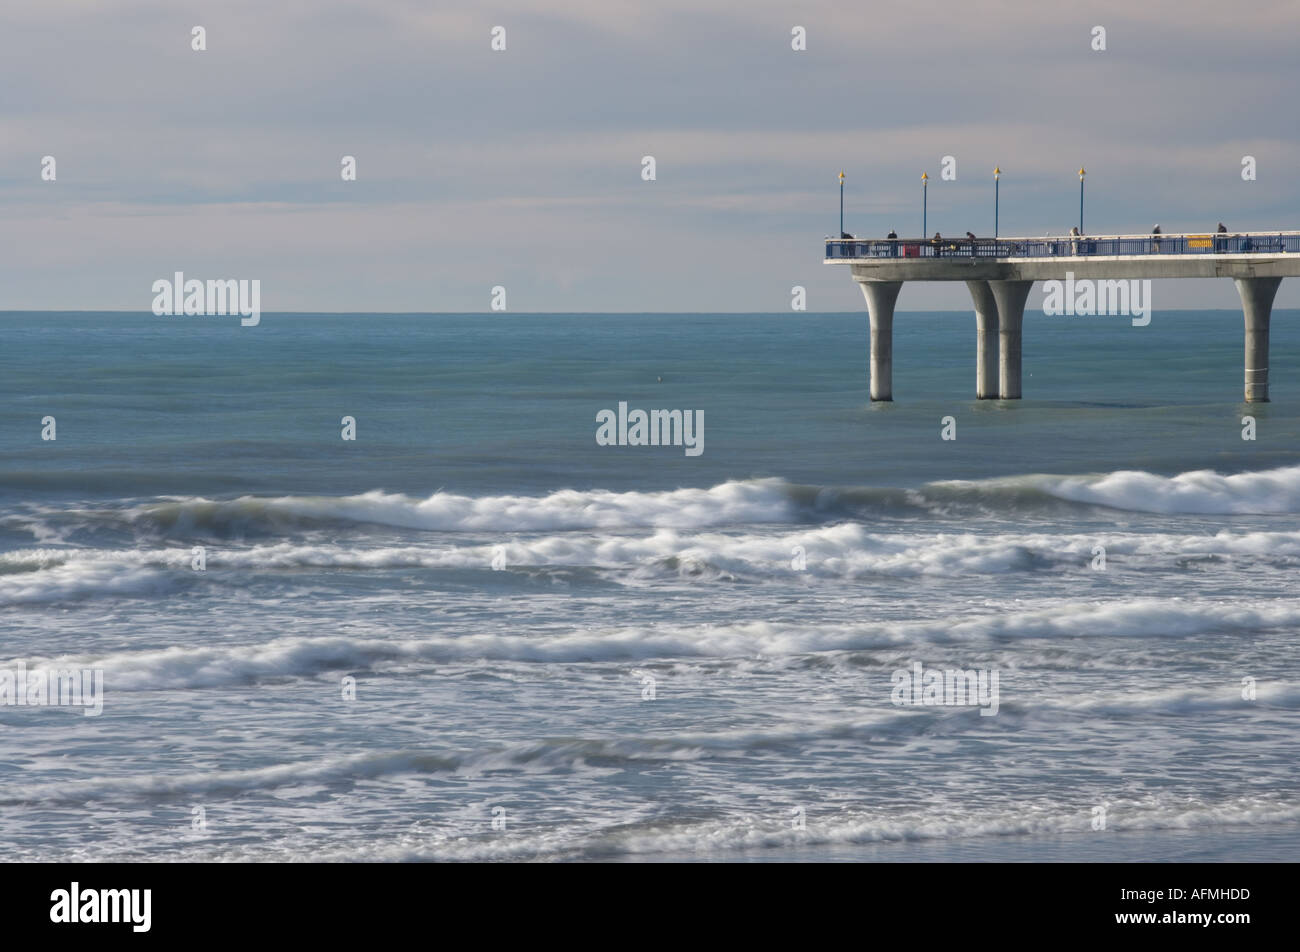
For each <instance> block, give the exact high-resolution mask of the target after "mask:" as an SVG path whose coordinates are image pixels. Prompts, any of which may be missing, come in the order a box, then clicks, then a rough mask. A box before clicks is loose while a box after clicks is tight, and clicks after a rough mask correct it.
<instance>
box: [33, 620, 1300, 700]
mask: <svg viewBox="0 0 1300 952" xmlns="http://www.w3.org/2000/svg"><path fill="white" fill-rule="evenodd" d="M1297 626H1300V605H1297V604H1296V603H1294V602H1291V601H1283V600H1278V601H1274V602H1267V603H1260V604H1255V605H1251V606H1249V607H1247V606H1243V605H1237V604H1229V603H1221V602H1214V601H1210V600H1202V599H1176V598H1175V599H1167V598H1149V599H1130V600H1115V601H1110V602H1069V603H1061V604H1053V605H1050V606H1046V607H1041V608H1035V609H1030V610H1021V611H1014V612H1000V613H996V614H963V615H951V616H943V617H939V618H933V619H927V620H914V621H884V620H882V621H870V620H864V621H863V622H861V623H856V624H824V623H817V622H811V623H809V624H807V625H792V624H776V623H769V622H751V623H746V624H735V625H705V626H648V627H609V628H599V629H563V630H559V631H551V630H548V631H540V632H536V633H531V634H517V633H505V632H492V633H484V632H477V633H474V632H464V631H459V630H457V631H450V632H448V633H447V634H445V635H437V636H434V637H430V638H424V639H402V640H399V639H392V640H387V639H383V638H373V637H370V638H365V637H344V636H336V637H325V638H306V637H286V638H277V639H274V640H271V641H267V642H265V643H261V644H251V645H250V644H244V645H231V644H220V645H203V646H197V647H196V646H176V647H171V648H165V649H151V650H142V651H126V652H114V653H108V654H85V655H76V656H70V655H64V656H59V657H56V658H48V659H39V658H36V659H23V660H26V661H27V663H28V664H29V666H31V665H36V664H42V665H45V666H47V667H94V668H102V669H103V670H104V672H105V684H106V686H107V688H108V689H109V690H110V691H150V690H165V689H172V688H207V687H219V686H223V685H237V684H246V683H252V682H256V681H259V680H264V679H274V678H284V677H311V676H316V675H319V674H321V673H322V672H326V671H351V672H356V671H362V670H369V669H372V668H375V667H377V666H382V665H386V664H410V663H434V664H436V663H446V662H468V661H479V660H489V661H491V660H496V661H513V662H524V663H529V662H537V663H546V662H556V663H576V662H584V661H588V662H602V661H604V662H618V661H645V660H649V659H672V658H679V659H680V658H753V657H756V656H757V657H784V656H796V655H802V654H809V653H817V652H829V651H865V650H872V649H881V648H892V647H898V646H911V645H916V644H924V643H930V644H945V643H949V644H951V643H968V642H971V643H985V642H988V641H990V640H1005V639H1028V638H1046V639H1061V638H1096V637H1125V638H1142V637H1182V636H1189V635H1196V634H1205V633H1222V634H1225V635H1233V634H1239V633H1242V632H1247V631H1258V630H1267V629H1278V628H1293V627H1297Z"/></svg>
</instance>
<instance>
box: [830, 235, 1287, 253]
mask: <svg viewBox="0 0 1300 952" xmlns="http://www.w3.org/2000/svg"><path fill="white" fill-rule="evenodd" d="M1227 254H1253V255H1262V254H1300V232H1297V231H1275V232H1259V233H1251V234H1240V233H1238V234H1214V233H1211V234H1204V235H1098V236H1092V235H1080V236H1078V237H1075V236H1073V235H1065V236H1063V237H1060V238H939V239H934V238H827V239H826V259H827V260H834V259H850V258H1070V257H1089V258H1093V257H1123V256H1136V255H1227Z"/></svg>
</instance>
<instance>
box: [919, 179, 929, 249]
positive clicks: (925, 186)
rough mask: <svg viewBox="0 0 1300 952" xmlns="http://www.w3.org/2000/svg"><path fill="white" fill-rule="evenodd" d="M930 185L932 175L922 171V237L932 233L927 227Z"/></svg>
mask: <svg viewBox="0 0 1300 952" xmlns="http://www.w3.org/2000/svg"><path fill="white" fill-rule="evenodd" d="M929 187H930V176H928V175H926V174H925V173H924V172H922V173H921V237H922V238H924V237H925V236H926V235H928V234H929V233H930V229H929V228H927V227H926V202H927V200H928V194H927V192H928V189H929Z"/></svg>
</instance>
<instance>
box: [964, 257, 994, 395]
mask: <svg viewBox="0 0 1300 952" xmlns="http://www.w3.org/2000/svg"><path fill="white" fill-rule="evenodd" d="M966 287H967V288H969V289H970V297H971V300H972V301H973V302H974V303H975V399H976V400H996V399H997V398H998V302H997V301H996V300H995V299H994V297H993V291H992V290H991V289H990V288H989V283H988V282H987V281H967V282H966Z"/></svg>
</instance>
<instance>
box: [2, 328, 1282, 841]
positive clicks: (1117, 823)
mask: <svg viewBox="0 0 1300 952" xmlns="http://www.w3.org/2000/svg"><path fill="white" fill-rule="evenodd" d="M1296 318H1297V313H1296V312H1293V311H1279V312H1276V313H1275V314H1274V320H1273V341H1272V352H1271V364H1272V396H1273V402H1272V403H1270V404H1266V405H1252V406H1247V405H1244V404H1242V403H1241V390H1242V382H1241V381H1242V327H1241V323H1242V322H1241V315H1240V314H1239V313H1237V312H1212V311H1204V312H1196V311H1186V312H1159V311H1157V312H1156V313H1155V314H1154V316H1153V319H1152V322H1151V324H1150V325H1149V326H1147V327H1142V328H1136V327H1132V326H1131V325H1130V324H1129V322H1128V320H1127V319H1125V318H1096V317H1093V318H1048V317H1044V316H1042V315H1037V314H1030V315H1027V318H1026V329H1025V344H1024V365H1025V378H1024V394H1025V399H1024V400H1023V401H1019V402H1006V403H1003V402H997V401H975V400H974V399H972V394H973V391H974V327H973V324H974V321H973V319H972V317H971V316H970V315H968V314H952V313H914V314H900V315H899V316H898V318H897V320H896V325H895V365H894V393H895V401H896V402H894V403H892V404H877V405H870V404H869V403H868V402H867V400H866V384H867V381H866V338H867V322H866V317H865V314H821V315H819V314H771V315H717V314H713V315H708V314H699V315H509V314H490V315H489V314H483V315H362V314H358V315H277V314H267V315H264V316H263V318H262V322H261V324H260V325H259V326H257V327H252V328H244V327H241V326H240V324H239V321H238V318H222V317H200V318H194V317H189V318H158V317H153V316H137V315H126V314H80V313H78V314H46V313H13V312H11V313H7V314H3V315H0V335H3V337H2V339H3V340H4V350H3V357H2V358H0V389H2V390H3V399H2V400H0V451H2V455H0V639H2V640H0V669H4V668H6V667H9V668H13V667H14V666H16V665H17V664H18V663H19V662H21V663H23V664H25V665H27V667H28V668H33V667H39V666H42V665H44V666H47V667H54V666H57V667H78V668H80V667H86V668H93V669H97V670H100V671H102V672H103V676H104V685H105V691H106V694H105V698H104V707H103V713H102V714H101V715H100V716H98V717H85V716H83V715H82V713H81V712H79V711H76V710H72V709H68V708H55V707H16V706H0V830H2V831H3V832H4V833H5V836H6V839H7V841H8V842H10V843H11V844H13V850H12V851H16V854H17V855H18V856H20V857H28V858H35V857H43V858H95V859H110V858H127V859H129V858H188V859H195V858H197V859H204V858H255V859H281V858H303V859H313V858H314V859H413V858H416V859H473V858H543V859H572V858H609V859H627V858H632V859H635V858H652V859H653V858H672V859H682V858H707V859H718V858H745V859H763V858H776V857H779V858H804V859H807V858H833V859H841V858H854V857H860V858H872V859H882V860H885V859H950V858H954V857H956V858H962V859H978V858H1035V857H1040V858H1050V859H1059V858H1070V857H1071V856H1074V857H1077V858H1086V859H1105V858H1133V856H1134V855H1135V852H1141V851H1142V850H1145V849H1147V848H1148V846H1147V845H1143V844H1151V843H1152V842H1153V839H1152V838H1153V837H1154V838H1156V839H1157V840H1158V841H1159V845H1158V846H1152V847H1151V849H1153V850H1154V851H1155V852H1157V853H1159V854H1160V855H1161V856H1164V857H1168V858H1173V857H1176V856H1177V855H1183V854H1180V852H1179V851H1180V850H1186V851H1187V852H1186V855H1188V856H1195V858H1198V859H1205V858H1210V859H1215V858H1222V859H1235V860H1241V859H1243V858H1251V857H1255V858H1260V859H1275V858H1280V857H1281V856H1282V854H1283V853H1284V852H1286V850H1285V849H1284V847H1285V844H1288V843H1292V842H1294V837H1295V835H1296V833H1297V832H1300V803H1298V802H1297V800H1296V797H1295V794H1294V791H1295V788H1296V779H1297V772H1296V769H1295V762H1296V758H1295V744H1294V738H1295V734H1296V728H1297V726H1298V722H1300V670H1298V664H1297V658H1296V651H1295V644H1296V635H1297V633H1298V632H1300V600H1297V597H1296V591H1297V587H1296V585H1295V579H1296V571H1297V567H1300V414H1298V413H1297V403H1298V401H1297V398H1298V397H1300V388H1298V387H1297V383H1296V380H1297V373H1296V372H1295V371H1296V368H1300V329H1298V323H1297V320H1296ZM620 401H625V402H626V403H627V404H628V405H629V406H630V407H633V408H637V407H640V408H645V409H681V410H693V411H700V412H702V413H703V419H704V424H705V427H704V444H703V445H704V451H703V452H702V454H700V455H698V456H688V455H687V454H686V453H685V452H684V450H683V448H682V447H680V446H600V445H598V444H597V442H596V439H595V434H596V414H597V413H598V412H599V411H600V410H602V409H606V408H609V409H614V408H617V406H618V404H619V402H620ZM1245 414H1250V415H1252V416H1254V417H1255V418H1256V427H1257V439H1255V440H1253V441H1244V440H1243V439H1242V438H1241V433H1242V423H1241V418H1242V416H1243V415H1245ZM46 416H53V417H54V418H55V420H56V425H57V439H55V440H52V441H51V440H42V439H41V431H42V419H43V418H44V417H46ZM345 416H350V417H353V418H354V419H355V425H356V439H355V440H351V441H346V440H343V439H341V437H340V432H341V429H342V425H341V420H342V418H343V417H345ZM948 416H951V417H953V418H954V419H955V421H956V434H957V438H956V439H955V440H942V439H941V438H940V430H941V421H942V419H943V418H944V417H948ZM1097 546H1104V547H1105V550H1106V551H1105V556H1106V563H1105V568H1104V569H1103V568H1100V567H1094V566H1096V564H1097V562H1096V560H1097V549H1096V547H1097ZM196 547H201V548H202V550H203V553H204V558H205V560H206V561H205V567H204V570H203V571H196V570H195V568H194V565H193V558H194V550H195V548H196ZM796 563H799V564H796ZM916 662H920V663H922V664H923V666H924V667H926V668H927V669H932V668H933V669H963V670H965V669H971V670H974V669H978V670H980V671H986V672H991V671H996V672H997V673H998V674H999V676H1000V692H1001V694H1000V702H999V706H998V711H997V713H996V715H991V716H984V715H981V714H980V711H979V710H978V709H977V708H976V707H975V706H961V705H953V706H943V705H941V706H899V705H897V704H895V703H893V700H894V699H893V695H892V691H893V687H894V684H893V682H892V677H893V674H894V672H896V671H899V670H910V669H911V667H912V665H913V664H914V663H916ZM344 678H353V679H355V691H356V696H355V699H344V697H343V679H344ZM1243 678H1254V679H1255V680H1254V682H1253V685H1254V697H1253V698H1250V699H1247V698H1246V697H1243V692H1244V688H1243V683H1242V679H1243ZM651 687H653V698H650V697H647V692H648V691H649V689H650V688H651ZM1098 807H1104V811H1105V816H1106V818H1107V823H1106V829H1105V831H1099V830H1094V829H1093V824H1094V822H1095V820H1096V816H1097V814H1096V813H1095V810H1096V808H1098ZM196 808H201V810H202V812H203V815H204V816H205V817H206V821H205V822H206V824H207V825H206V827H205V828H204V829H202V830H196V829H194V828H193V824H192V819H193V817H194V816H196V815H197V814H195V813H194V811H195V809H196ZM494 808H500V809H501V810H504V811H505V812H504V814H501V816H503V817H504V819H505V821H506V822H505V829H494V828H493V826H492V821H493V819H494V816H496V814H494V812H493V810H494ZM799 811H802V813H800V812H799ZM801 818H802V824H803V825H802V827H801V828H800V827H799V822H797V821H800V819H801ZM88 828H93V829H94V830H96V831H97V832H96V835H95V837H93V838H90V837H87V836H86V830H87V829H88ZM1171 831H1177V836H1174V835H1172V832H1171ZM1166 834H1169V835H1167V836H1166ZM1162 837H1163V838H1162Z"/></svg>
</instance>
